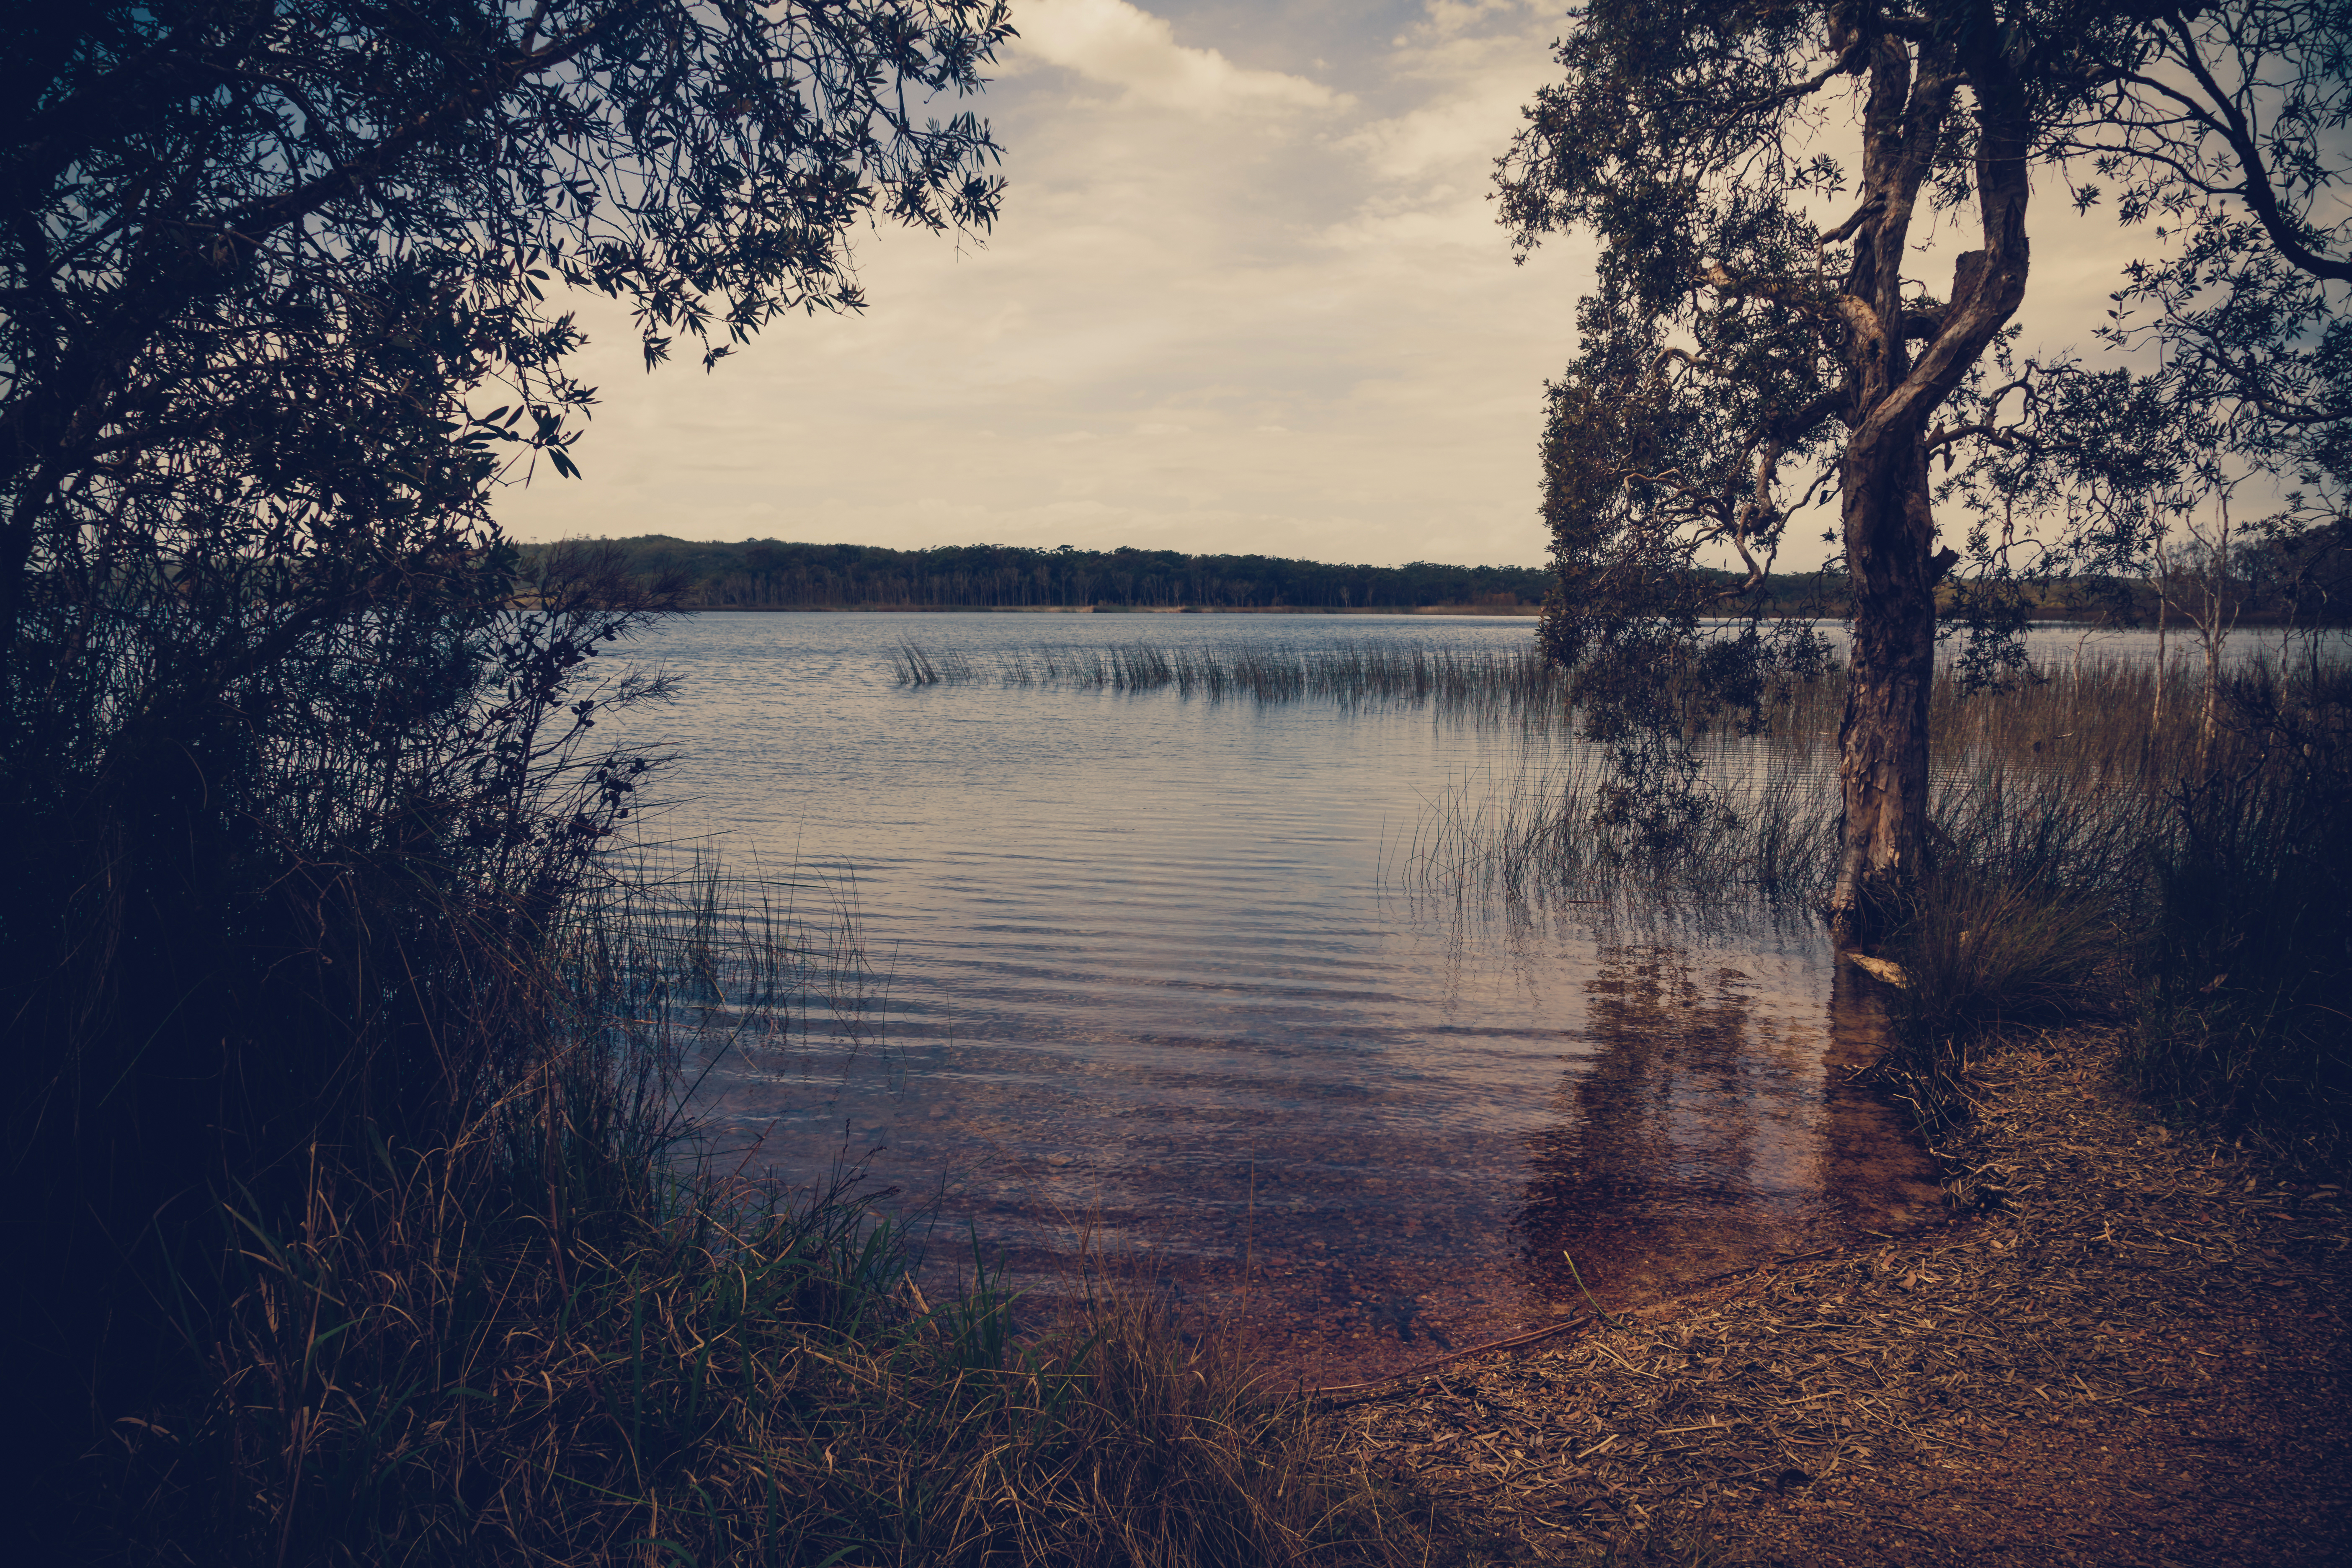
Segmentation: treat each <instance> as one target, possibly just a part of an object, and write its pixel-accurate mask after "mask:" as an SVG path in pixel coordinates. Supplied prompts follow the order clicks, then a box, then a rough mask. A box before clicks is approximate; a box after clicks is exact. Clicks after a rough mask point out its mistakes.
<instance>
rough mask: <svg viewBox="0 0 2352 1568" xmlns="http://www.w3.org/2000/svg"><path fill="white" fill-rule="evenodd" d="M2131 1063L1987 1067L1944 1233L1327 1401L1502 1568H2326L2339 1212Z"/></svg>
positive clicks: (2020, 1056)
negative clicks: (2058, 1567)
mask: <svg viewBox="0 0 2352 1568" xmlns="http://www.w3.org/2000/svg"><path fill="white" fill-rule="evenodd" d="M2120 1051H2121V1045H2120V1042H2119V1040H2118V1039H2117V1037H2114V1036H2112V1035H2109V1034H2105V1033H2084V1032H2078V1033H2075V1034H2072V1035H2066V1036H2052V1037H2041V1038H2040V1039H2039V1040H2038V1041H2037V1042H2036V1043H2035V1044H2033V1045H2032V1046H2031V1047H2027V1046H2019V1047H2012V1048H2011V1049H2010V1050H2008V1051H2007V1052H2005V1053H2004V1054H2002V1055H2000V1056H1998V1057H1997V1058H1994V1059H1993V1060H1991V1061H1990V1063H1982V1064H1979V1066H1978V1067H1977V1068H1976V1069H1975V1070H1974V1072H1973V1073H1972V1074H1971V1075H1970V1078H1969V1087H1970V1092H1971V1094H1972V1096H1973V1098H1974V1100H1975V1103H1976V1110H1977V1114H1976V1116H1975V1118H1974V1119H1973V1121H1972V1122H1971V1124H1970V1126H1969V1129H1968V1130H1967V1131H1965V1132H1964V1133H1962V1134H1960V1135H1958V1136H1957V1137H1956V1138H1955V1139H1954V1140H1953V1141H1952V1142H1949V1143H1948V1144H1947V1145H1946V1146H1944V1147H1942V1148H1941V1149H1939V1150H1938V1151H1937V1152H1938V1153H1939V1155H1940V1156H1941V1157H1942V1159H1943V1160H1944V1161H1945V1163H1946V1164H1947V1166H1948V1171H1949V1182H1950V1186H1951V1191H1952V1196H1953V1198H1954V1201H1955V1203H1956V1204H1957V1205H1959V1207H1960V1209H1961V1212H1962V1215H1963V1216H1964V1217H1960V1218H1958V1219H1956V1220H1955V1221H1954V1222H1953V1223H1952V1224H1951V1225H1950V1226H1948V1227H1946V1228H1945V1229H1944V1230H1942V1231H1940V1232H1937V1233H1931V1234H1929V1235H1927V1236H1924V1237H1917V1238H1913V1239H1908V1240H1905V1241H1899V1242H1890V1243H1888V1244H1886V1245H1884V1246H1877V1247H1859V1248H1854V1249H1851V1250H1848V1251H1845V1252H1842V1253H1839V1254H1836V1255H1833V1256H1831V1257H1826V1258H1815V1259H1811V1260H1801V1261H1791V1262H1790V1263H1788V1264H1786V1265H1784V1266H1781V1267H1780V1268H1772V1269H1767V1270H1762V1271H1759V1272H1757V1273H1755V1274H1752V1275H1749V1276H1747V1277H1745V1278H1742V1279H1738V1280H1735V1281H1731V1282H1728V1283H1726V1284H1723V1285H1721V1286H1718V1287H1716V1288H1712V1289H1706V1290H1704V1291H1702V1292H1699V1293H1697V1294H1696V1295H1695V1296H1691V1297H1686V1298H1684V1299H1682V1300H1675V1301H1671V1302H1665V1303H1661V1304H1658V1305H1655V1306H1652V1307H1647V1308H1643V1309H1641V1310H1636V1311H1633V1312H1632V1313H1630V1314H1627V1315H1626V1316H1625V1317H1623V1318H1622V1319H1619V1320H1617V1322H1616V1325H1615V1326H1612V1327H1610V1328H1607V1329H1605V1330H1604V1331H1600V1332H1596V1333H1592V1334H1590V1335H1589V1336H1588V1337H1585V1338H1582V1339H1580V1340H1578V1341H1575V1342H1572V1343H1569V1344H1566V1345H1560V1344H1558V1342H1553V1343H1552V1344H1551V1345H1549V1346H1539V1347H1535V1348H1533V1349H1532V1350H1531V1351H1530V1352H1528V1353H1526V1354H1525V1355H1524V1356H1523V1357H1522V1358H1518V1359H1514V1358H1513V1357H1511V1356H1510V1355H1508V1354H1496V1355H1493V1356H1489V1357H1486V1358H1483V1359H1479V1360H1475V1361H1472V1362H1467V1363H1462V1364H1459V1365H1457V1366H1455V1367H1453V1368H1450V1369H1448V1370H1446V1371H1444V1373H1440V1374H1438V1375H1436V1376H1433V1377H1430V1378H1426V1379H1423V1380H1422V1381H1420V1382H1418V1383H1414V1384H1407V1385H1404V1386H1401V1387H1398V1388H1396V1389H1393V1390H1391V1391H1389V1392H1388V1393H1386V1394H1381V1395H1378V1396H1375V1397H1372V1398H1370V1399H1365V1400H1362V1401H1361V1402H1360V1403H1355V1404H1353V1405H1347V1406H1346V1407H1345V1408H1344V1410H1343V1412H1342V1413H1343V1414H1345V1415H1347V1417H1348V1419H1349V1421H1350V1423H1351V1424H1352V1425H1353V1426H1354V1428H1355V1430H1356V1432H1357V1433H1358V1434H1359V1441H1360V1444H1361V1446H1362V1449H1363V1451H1364V1453H1365V1454H1366V1455H1367V1456H1368V1457H1369V1458H1370V1460H1371V1462H1372V1463H1374V1464H1375V1465H1376V1466H1378V1467H1381V1468H1385V1469H1387V1470H1388V1471H1389V1472H1390V1473H1391V1474H1393V1475H1395V1476H1398V1477H1400V1478H1402V1479H1409V1480H1410V1481H1411V1482H1412V1484H1413V1485H1416V1486H1418V1487H1421V1488H1423V1489H1426V1490H1427V1491H1428V1492H1429V1493H1430V1494H1431V1495H1432V1496H1433V1497H1434V1498H1436V1499H1438V1500H1442V1501H1443V1502H1444V1504H1445V1505H1446V1506H1448V1507H1450V1508H1453V1509H1454V1510H1458V1511H1459V1513H1460V1515H1461V1516H1462V1517H1463V1518H1464V1519H1465V1521H1467V1523H1468V1524H1469V1526H1470V1527H1471V1528H1472V1529H1473V1530H1474V1531H1476V1532H1479V1533H1481V1534H1483V1535H1484V1536H1485V1537H1486V1538H1487V1539H1488V1540H1489V1541H1491V1542H1495V1543H1496V1545H1495V1548H1494V1550H1495V1551H1496V1553H1497V1554H1499V1555H1507V1556H1509V1557H1511V1558H1514V1559H1520V1560H1527V1561H1579V1560H1589V1559H1591V1558H1592V1557H1594V1556H1596V1555H1610V1554H1614V1555H1616V1556H1619V1557H1627V1558H1633V1559H1642V1560H1661V1559H1664V1558H1673V1559H1674V1560H1683V1559H1684V1558H1688V1559H1689V1560H1694V1561H1715V1562H1724V1563H1772V1562H1780V1563H1853V1564H1860V1563H1937V1562H1969V1563H1987V1562H2007V1563H2336V1562H2340V1561H2343V1556H2342V1553H2343V1552H2344V1551H2345V1550H2346V1549H2347V1547H2352V1517H2347V1499H2352V1466H2347V1456H2352V1447H2347V1438H2352V1423H2347V1420H2346V1417H2345V1415H2344V1413H2343V1399H2344V1395H2345V1394H2347V1392H2352V1388H2347V1374H2352V1353H2347V1340H2346V1335H2345V1329H2346V1321H2345V1320H2346V1312H2347V1294H2346V1285H2347V1271H2346V1264H2347V1261H2352V1227H2347V1219H2346V1213H2345V1207H2344V1202H2343V1196H2344V1194H2343V1193H2342V1192H2341V1191H2340V1190H2339V1189H2336V1188H2334V1187H2324V1186H2323V1187H2315V1186H2311V1185H2308V1184H2298V1185H2294V1186H2283V1185H2281V1184H2279V1183H2278V1182H2277V1181H2275V1180H2274V1179H2273V1177H2272V1175H2271V1174H2270V1173H2269V1171H2268V1170H2267V1169H2266V1168H2264V1167H2263V1166H2262V1165H2261V1164H2259V1163H2255V1162H2253V1161H2251V1160H2249V1159H2247V1158H2246V1157H2245V1156H2243V1155H2242V1154H2241V1153H2240V1152H2238V1151H2236V1150H2235V1149H2233V1148H2231V1147H2227V1146H2223V1145H2221V1144H2218V1143H2215V1142H2210V1141H2201V1140H2199V1139H2197V1138H2194V1137H2187V1136H2182V1135H2180V1134H2178V1133H2175V1132H2173V1131H2169V1130H2168V1129H2166V1128H2165V1127H2163V1126H2161V1125H2158V1124H2157V1123H2155V1122H2154V1121H2150V1120H2149V1119H2148V1118H2147V1115H2146V1113H2145V1112H2144V1111H2143V1110H2140V1109H2139V1108H2138V1107H2137V1105H2136V1104H2135V1103H2134V1102H2133V1100H2132V1099H2131V1097H2130V1095H2129V1094H2128V1093H2127V1092H2126V1090H2125V1089H2123V1088H2122V1087H2120V1085H2119V1083H2118V1081H2117V1070H2116V1069H2117V1064H2118V1058H2119V1055H2120ZM1605 1304H1606V1303H1604V1305H1605ZM1345 1398H1346V1396H1342V1400H1343V1401H1344V1399H1345ZM1693 1542H1696V1543H1697V1544H1696V1545H1693V1544H1691V1543H1693Z"/></svg>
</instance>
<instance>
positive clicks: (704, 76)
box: [0, 0, 1011, 651]
mask: <svg viewBox="0 0 2352 1568" xmlns="http://www.w3.org/2000/svg"><path fill="white" fill-rule="evenodd" d="M1010 31H1011V29H1010V26H1009V23H1008V21H1007V16H1006V10H1005V7H1004V5H1003V4H1002V0H784V3H782V4H776V5H764V6H753V5H733V4H723V3H722V4H698V3H695V0H436V3H430V4H425V5H367V4H361V5H352V4H346V3H340V0H184V3H180V4H166V5H105V4H100V5H56V6H25V7H17V8H15V9H13V10H12V11H11V13H10V16H9V19H8V20H7V22H6V23H5V24H0V117H5V136H0V148H5V152H0V208H5V212H6V213H7V215H8V221H7V222H6V223H5V225H0V651H7V650H13V649H14V648H15V646H16V639H17V637H18V636H19V632H20V628H21V626H22V617H23V616H25V615H26V613H27V611H28V610H37V609H41V608H47V607H52V606H55V605H59V604H62V603H66V602H69V601H72V602H87V600H88V599H89V596H90V595H92V594H94V593H96V592H98V591H99V585H100V584H105V583H120V582H121V581H122V580H123V578H124V574H142V573H144V574H154V573H157V572H159V571H163V570H166V569H167V566H166V563H168V570H170V571H172V572H173V573H175V574H180V575H181V576H183V577H184V578H193V577H195V576H201V575H203V574H207V573H216V572H220V571H226V570H228V567H227V565H226V563H229V562H232V561H235V562H240V563H249V562H252V561H255V560H269V561H274V562H278V563H281V564H282V566H283V567H284V571H285V573H286V574H290V575H286V577H285V580H284V581H282V582H280V583H279V584H276V585H275V589H274V592H275V594H276V596H278V597H279V598H281V599H289V598H292V597H301V598H305V599H307V600H309V601H310V602H311V603H313V604H320V603H325V602H327V601H329V600H342V599H349V598H351V597H352V595H362V596H364V595H366V594H370V593H380V592H383V591H385V585H386V584H388V583H389V582H390V581H391V580H392V578H394V577H399V576H401V575H403V574H406V573H409V572H413V571H428V572H429V571H430V570H432V568H431V567H430V565H429V563H432V562H435V561H446V559H447V557H448V553H449V552H450V551H451V550H453V549H456V548H457V547H458V545H459V544H460V542H462V541H463V540H464V539H466V538H467V537H469V536H470V533H469V531H478V529H479V528H480V526H481V525H482V523H483V522H484V521H485V520H486V517H487V512H486V507H485V499H486V495H487V489H488V485H489V484H490V482H491V481H492V479H494V478H496V477H497V476H498V475H499V473H500V471H501V469H502V468H506V467H508V466H509V465H511V464H512V463H513V462H514V461H515V460H516V459H517V458H525V459H528V458H543V459H544V461H545V466H547V467H549V468H552V469H553V470H555V471H556V472H557V473H559V474H562V473H570V472H572V469H573V462H572V455H571V451H570V447H571V444H572V441H573V440H574V439H575V438H576V436H577V426H576V421H575V420H574V419H573V417H572V416H575V415H576V414H577V413H578V412H579V411H580V410H581V409H583V408H584V407H585V406H586V405H588V404H589V403H590V402H591V401H592V400H593V389H592V388H590V387H587V386H585V385H583V384H581V383H580V382H579V381H578V380H577V379H576V378H574V377H573V376H572V374H570V372H569V371H568V369H567V360H568V356H569V355H570V354H571V353H572V351H573V350H575V349H576V348H577V347H578V346H579V344H580V342H581V341H582V338H581V332H580V330H579V328H578V325H577V323H576V321H574V318H573V316H572V313H571V312H570V311H569V310H566V309H564V308H563V304H562V288H561V287H560V285H568V286H571V287H572V288H577V289H593V290H596V291H598V292H600V293H602V294H604V295H608V296H611V297H613V298H614V299H617V300H624V301H625V302H626V303H627V305H628V306H629V308H630V310H632V311H633V313H634V315H635V321H636V323H637V326H638V328H639V330H640V332H641V335H642V340H643V346H644V351H645V355H646V360H647V362H648V363H652V362H655V361H658V360H660V359H663V358H665V357H667V355H668V354H669V353H671V352H672V351H673V348H674V347H675V346H677V344H679V343H681V342H683V343H685V344H687V345H689V346H690V347H691V348H692V349H693V350H694V351H695V352H697V353H698V354H699V355H700V357H701V359H702V361H703V363H704V364H705V365H706V366H708V365H709V364H710V363H712V362H714V361H716V360H717V359H719V358H720V357H722V356H724V355H725V354H727V353H729V352H730V351H731V350H732V349H733V348H734V347H735V346H736V345H737V344H739V343H740V342H743V341H744V340H745V339H747V338H748V337H749V336H750V335H751V334H752V333H753V332H756V331H758V330H759V329H760V328H761V327H762V326H763V325H765V324H766V323H768V322H769V321H772V319H774V318H775V317H776V316H777V315H778V314H779V313H781V312H783V311H787V310H815V309H819V308H823V309H828V310H855V309H858V308H860V307H861V306H862V305H863V303H864V300H863V297H862V296H861V295H860V293H859V291H858V289H857V286H856V278H855V275H854V273H853V271H852V270H851V268H849V266H848V264H847V255H846V249H845V245H846V241H847V237H848V236H849V235H850V234H851V232H852V231H853V230H854V228H855V227H856V226H857V225H858V224H860V223H862V222H864V221H866V220H867V219H869V218H873V219H879V220H887V221H892V222H898V223H906V224H911V225H915V226H920V227H928V228H935V229H936V228H942V227H947V226H962V227H966V228H972V229H980V228H985V227H986V226H988V225H989V224H990V223H991V222H992V219H993V217H994V216H995V214H996V211H997V205H998V202H999V199H1000V195H1001V191H1002V184H1001V182H1000V181H999V180H998V179H997V178H996V177H995V176H994V175H993V174H991V173H990V172H989V165H990V164H991V163H992V161H993V159H994V157H995V153H996V149H995V146H994V144H993V142H992V141H991V139H990V136H989V132H988V129H987V127H986V126H985V125H984V124H983V123H982V122H981V121H979V120H977V119H976V118H975V117H973V116H972V115H971V113H970V112H969V111H966V110H961V108H960V107H955V106H954V100H956V99H957V98H958V97H960V96H961V95H963V94H966V93H969V92H971V91H973V90H975V89H977V88H978V87H979V85H980V80H981V79H980V72H981V70H982V68H983V67H984V66H985V65H986V64H987V63H988V61H989V60H990V59H991V58H992V51H993V50H994V48H995V47H996V46H997V45H998V44H999V43H1000V42H1001V41H1002V40H1003V38H1004V37H1007V36H1009V34H1010ZM942 102H944V103H946V104H948V105H950V112H949V113H948V114H947V115H946V116H945V117H944V118H940V117H937V116H936V115H935V114H934V113H933V112H932V110H931V109H930V108H929V106H931V105H935V104H939V103H942ZM386 574H391V575H390V576H389V577H388V576H387V575H386ZM297 578H299V579H300V582H299V584H298V583H297V582H296V581H295V579H297ZM330 580H331V585H330ZM369 584H374V586H373V587H371V586H369ZM322 595H323V596H322Z"/></svg>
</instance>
